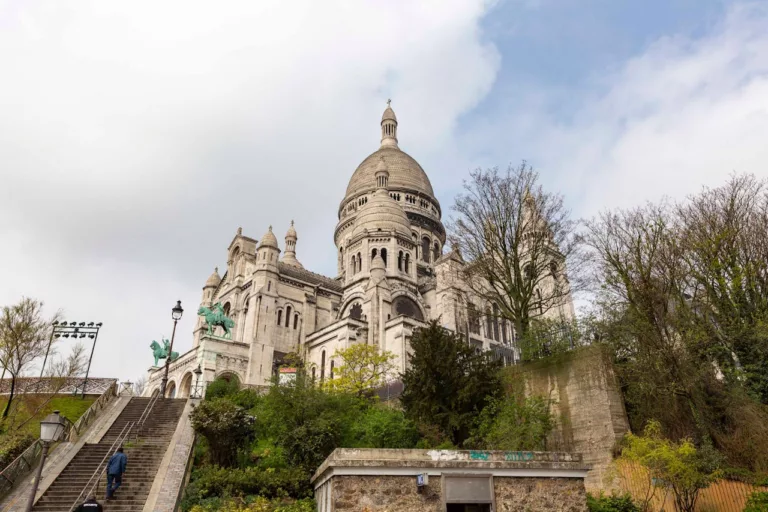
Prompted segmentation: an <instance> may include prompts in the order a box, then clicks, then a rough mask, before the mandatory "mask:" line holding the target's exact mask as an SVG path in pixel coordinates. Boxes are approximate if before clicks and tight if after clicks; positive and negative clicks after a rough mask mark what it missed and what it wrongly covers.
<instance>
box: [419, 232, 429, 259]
mask: <svg viewBox="0 0 768 512" xmlns="http://www.w3.org/2000/svg"><path fill="white" fill-rule="evenodd" d="M429 245H430V243H429V238H427V237H426V236H425V237H424V238H422V239H421V259H422V260H423V261H424V262H425V263H429Z"/></svg>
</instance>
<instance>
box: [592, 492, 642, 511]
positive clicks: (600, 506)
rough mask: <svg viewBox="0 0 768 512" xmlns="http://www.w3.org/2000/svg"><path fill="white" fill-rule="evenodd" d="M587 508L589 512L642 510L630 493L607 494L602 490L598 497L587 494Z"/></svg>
mask: <svg viewBox="0 0 768 512" xmlns="http://www.w3.org/2000/svg"><path fill="white" fill-rule="evenodd" d="M587 509H589V512H640V509H639V508H638V506H637V505H635V503H634V502H633V501H632V497H631V496H630V495H628V494H625V495H624V496H616V495H611V496H605V495H604V494H603V493H602V492H601V493H600V495H599V496H597V497H595V496H592V495H591V494H587Z"/></svg>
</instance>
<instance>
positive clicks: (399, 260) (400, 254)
mask: <svg viewBox="0 0 768 512" xmlns="http://www.w3.org/2000/svg"><path fill="white" fill-rule="evenodd" d="M397 270H399V271H401V272H402V271H403V251H400V252H398V253H397Z"/></svg>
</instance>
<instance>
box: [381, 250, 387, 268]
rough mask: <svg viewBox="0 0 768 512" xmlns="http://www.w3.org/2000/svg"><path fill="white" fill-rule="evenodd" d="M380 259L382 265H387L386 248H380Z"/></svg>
mask: <svg viewBox="0 0 768 512" xmlns="http://www.w3.org/2000/svg"><path fill="white" fill-rule="evenodd" d="M381 259H383V260H384V266H385V267H386V266H387V250H386V249H382V250H381Z"/></svg>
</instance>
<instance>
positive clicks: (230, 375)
mask: <svg viewBox="0 0 768 512" xmlns="http://www.w3.org/2000/svg"><path fill="white" fill-rule="evenodd" d="M219 379H221V380H225V381H227V382H237V384H238V385H239V384H240V383H241V382H243V379H241V378H240V375H238V373H237V372H236V371H233V370H223V371H221V372H219V373H217V374H216V380H219Z"/></svg>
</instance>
